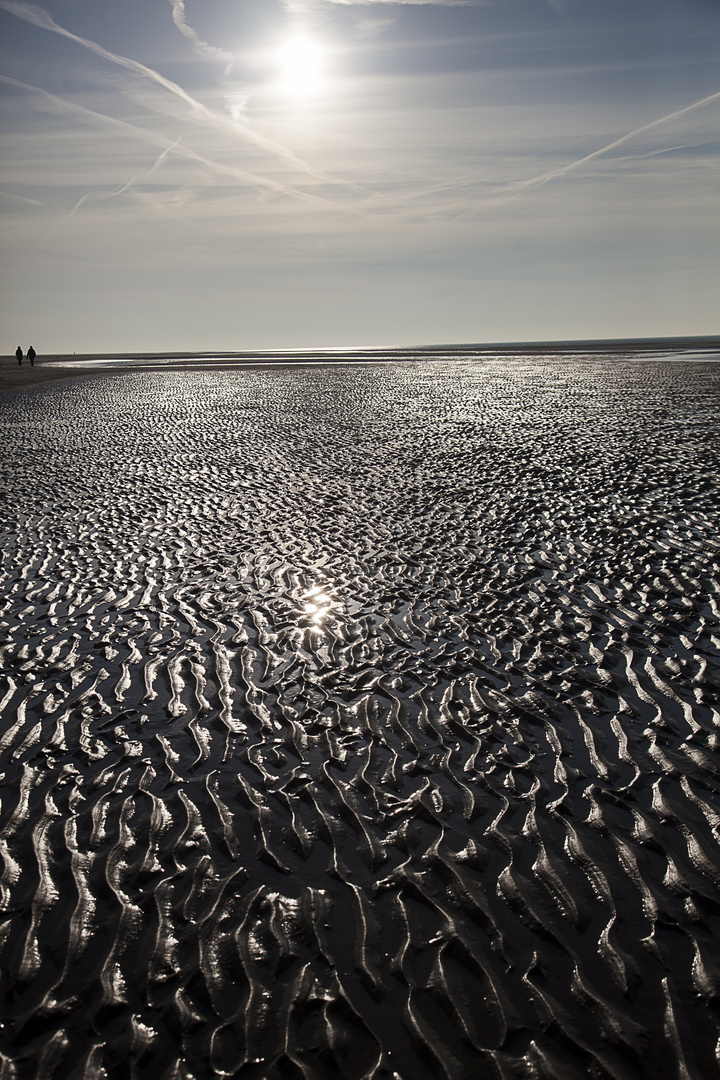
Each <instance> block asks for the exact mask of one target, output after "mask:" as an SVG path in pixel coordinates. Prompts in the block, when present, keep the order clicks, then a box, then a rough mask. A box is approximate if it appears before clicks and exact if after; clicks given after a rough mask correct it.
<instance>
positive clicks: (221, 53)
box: [168, 0, 235, 75]
mask: <svg viewBox="0 0 720 1080" xmlns="http://www.w3.org/2000/svg"><path fill="white" fill-rule="evenodd" d="M168 3H169V4H170V7H171V8H172V20H173V22H174V23H175V25H176V26H177V28H178V30H179V31H180V33H181V34H182V35H183V37H186V38H187V39H188V41H191V42H192V46H193V48H194V49H195V52H196V53H198V54H199V55H200V56H207V57H208V58H209V59H211V60H222V61H223V62H224V63H225V64H227V68H226V69H225V74H226V75H227V74H229V72H230V70H231V68H232V66H233V64H234V62H235V57H234V56H233V54H232V53H231V52H228V51H227V50H226V49H219V48H217V47H216V46H215V45H209V44H208V43H207V41H203V39H202V38H201V37H200V35H199V34H198V33H197V31H196V30H194V29H193V28H192V26H190V25H189V23H188V21H187V18H186V17H185V0H168Z"/></svg>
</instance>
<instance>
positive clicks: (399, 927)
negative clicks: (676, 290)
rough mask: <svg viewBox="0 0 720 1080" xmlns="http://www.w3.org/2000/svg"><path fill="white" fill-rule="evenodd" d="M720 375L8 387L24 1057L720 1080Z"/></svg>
mask: <svg viewBox="0 0 720 1080" xmlns="http://www.w3.org/2000/svg"><path fill="white" fill-rule="evenodd" d="M719 384H720V367H719V366H718V365H717V364H709V363H705V364H693V363H685V364H677V365H671V364H664V363H661V362H654V361H644V362H641V363H626V362H623V361H621V360H617V359H616V360H604V359H602V358H593V359H590V360H583V359H582V358H575V359H567V358H564V359H562V360H559V359H557V358H552V357H547V358H545V359H542V358H537V359H534V360H533V361H532V362H523V361H521V360H512V359H502V360H498V361H496V362H493V361H492V360H486V361H483V362H473V361H472V360H469V359H467V358H465V359H462V360H461V361H459V362H458V363H452V362H448V361H442V362H440V361H438V362H434V363H433V362H431V361H426V362H424V363H423V364H417V365H416V364H412V363H405V364H402V365H400V364H398V365H377V366H375V365H365V366H362V367H352V366H347V367H335V368H333V369H328V370H327V371H323V370H321V369H318V368H303V367H296V368H293V369H282V368H273V369H266V370H263V369H255V370H246V371H236V372H219V371H216V372H210V373H196V372H185V373H184V372H166V373H162V374H128V375H125V376H121V377H112V378H102V379H97V380H95V381H85V382H80V383H76V384H68V385H64V386H59V385H58V386H54V387H53V386H50V387H46V388H43V389H40V390H37V391H35V392H33V393H25V394H22V393H18V394H15V395H6V396H5V397H4V398H0V428H1V429H2V437H3V439H4V441H5V444H6V446H7V447H8V448H9V452H8V453H7V454H6V455H5V461H4V464H3V465H2V479H3V492H4V494H3V507H4V509H3V518H4V520H5V522H6V526H7V528H6V530H5V531H4V533H3V537H2V552H3V557H2V576H1V579H0V580H1V588H0V708H1V711H2V716H3V722H2V726H1V727H0V778H1V779H2V786H1V788H0V795H1V809H0V856H1V857H2V858H1V862H2V874H1V876H0V907H1V913H0V920H1V921H0V969H1V973H2V981H1V988H0V992H1V1002H2V1004H1V1005H0V1016H1V1017H2V1024H0V1076H2V1078H3V1080H5V1078H8V1080H9V1078H13V1077H17V1078H24V1077H36V1076H37V1077H63V1080H65V1078H70V1077H83V1078H85V1077H97V1078H101V1077H123V1078H125V1077H131V1076H132V1077H145V1076H153V1077H158V1078H159V1077H167V1078H177V1080H180V1078H190V1077H193V1078H206V1077H223V1076H240V1077H243V1078H245V1077H247V1078H257V1080H270V1078H276V1077H283V1078H285V1077H290V1078H295V1077H297V1078H306V1080H315V1078H318V1080H325V1078H327V1080H331V1078H336V1077H339V1076H342V1077H344V1078H345V1077H348V1078H353V1080H360V1078H364V1080H391V1078H393V1077H395V1078H401V1080H424V1078H428V1080H430V1078H437V1077H444V1078H449V1080H466V1078H467V1080H470V1078H475V1077H478V1076H483V1077H488V1078H492V1080H494V1078H498V1080H515V1078H524V1077H527V1078H530V1077H533V1078H535V1077H537V1078H546V1080H557V1078H558V1077H562V1078H565V1077H568V1078H578V1080H584V1078H586V1077H588V1076H593V1077H595V1078H597V1080H604V1078H608V1077H612V1078H617V1080H637V1078H638V1077H648V1078H650V1077H652V1078H663V1077H667V1078H669V1077H673V1078H675V1077H683V1078H693V1080H694V1078H707V1077H710V1076H714V1075H717V1062H716V1046H717V1043H718V1036H719V1035H720V1031H719V1028H720V950H719V949H718V941H719V940H720V899H719V898H720V892H719V889H718V886H719V885H720V799H719V798H718V793H719V792H720V754H719V753H718V747H719V745H720V711H719V705H718V701H719V698H720V695H718V686H719V684H720V619H719V616H720V588H719V583H720V542H719V541H718V513H717V507H718V493H717V486H716V483H715V481H716V479H717V476H718V475H720V462H718V446H719V445H720V444H719V442H718V426H717V419H716V418H717V404H718V386H719Z"/></svg>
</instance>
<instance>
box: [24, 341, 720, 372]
mask: <svg viewBox="0 0 720 1080" xmlns="http://www.w3.org/2000/svg"><path fill="white" fill-rule="evenodd" d="M543 356H548V357H550V356H558V357H560V356H562V357H564V358H565V359H567V360H572V359H579V358H580V357H583V356H602V357H605V358H612V357H614V358H616V359H628V360H630V359H633V358H635V359H645V360H650V359H657V360H660V359H663V360H718V359H720V337H718V336H712V337H689V338H618V339H608V340H594V341H592V340H590V341H587V340H582V341H546V342H516V343H507V342H505V343H499V344H487V343H484V344H463V345H417V346H407V347H402V348H400V347H383V346H374V347H365V348H352V347H337V348H324V349H307V348H305V349H259V350H248V351H237V352H208V353H204V352H194V353H185V352H174V353H164V352H157V353H132V354H119V353H106V354H82V355H76V354H75V353H73V354H62V355H57V356H47V357H46V358H45V359H44V363H50V364H52V363H62V365H63V367H66V366H68V365H70V364H78V365H79V364H82V365H83V367H87V366H92V367H94V366H96V365H99V366H112V367H127V368H132V367H136V366H140V365H144V364H153V365H163V366H168V365H174V364H187V363H203V364H208V365H211V364H221V365H223V366H233V365H238V364H347V363H382V362H399V361H411V362H412V361H415V362H420V361H428V360H450V361H452V360H457V361H461V360H470V359H477V360H492V359H499V358H501V357H516V358H522V357H527V358H531V357H532V358H542V357H543Z"/></svg>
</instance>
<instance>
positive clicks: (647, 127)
mask: <svg viewBox="0 0 720 1080" xmlns="http://www.w3.org/2000/svg"><path fill="white" fill-rule="evenodd" d="M715 101H720V91H718V92H717V93H715V94H710V95H709V96H708V97H704V98H701V99H700V100H699V101H693V102H692V103H691V104H690V105H685V106H684V107H683V108H682V109H677V110H676V111H675V112H671V113H668V114H667V115H666V116H661V117H660V118H659V119H658V120H651V122H650V123H649V124H643V125H642V127H639V128H633V130H632V131H628V132H627V133H626V134H625V135H621V136H620V138H619V139H614V140H613V141H612V142H610V143H608V144H607V145H606V146H601V147H600V149H599V150H593V151H592V153H590V154H585V156H584V157H581V158H578V159H577V161H571V162H570V164H569V165H563V166H562V167H561V168H559V169H552V170H551V171H550V172H546V173H542V174H541V175H540V176H534V177H532V179H530V180H524V181H522V183H521V184H519V185H518V187H517V194H521V192H523V191H526V190H528V189H529V188H533V187H539V186H540V185H541V184H547V183H549V181H550V180H555V179H557V177H559V176H565V175H566V174H567V173H569V172H572V171H573V169H578V168H579V167H580V166H581V165H585V164H587V162H588V161H594V160H595V158H598V157H600V156H601V155H602V154H607V153H609V152H610V151H611V150H614V149H615V148H616V147H617V146H622V145H623V143H626V142H629V141H630V139H634V138H636V136H638V135H643V134H644V133H645V132H646V131H651V130H652V128H656V127H660V125H661V124H667V123H669V121H671V120H677V119H679V117H681V116H686V115H687V114H688V113H691V112H694V110H695V109H700V108H703V107H704V106H705V105H712V104H713V102H715Z"/></svg>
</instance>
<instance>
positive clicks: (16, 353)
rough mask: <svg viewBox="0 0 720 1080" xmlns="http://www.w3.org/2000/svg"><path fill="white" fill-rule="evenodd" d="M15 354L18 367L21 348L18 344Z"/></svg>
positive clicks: (20, 362) (20, 360)
mask: <svg viewBox="0 0 720 1080" xmlns="http://www.w3.org/2000/svg"><path fill="white" fill-rule="evenodd" d="M15 355H16V356H17V362H18V367H20V365H21V364H22V349H21V348H20V346H19V345H18V347H17V349H16V350H15Z"/></svg>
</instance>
